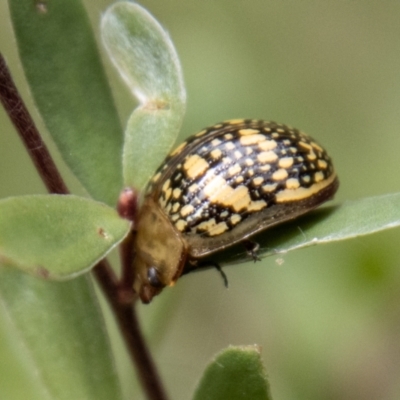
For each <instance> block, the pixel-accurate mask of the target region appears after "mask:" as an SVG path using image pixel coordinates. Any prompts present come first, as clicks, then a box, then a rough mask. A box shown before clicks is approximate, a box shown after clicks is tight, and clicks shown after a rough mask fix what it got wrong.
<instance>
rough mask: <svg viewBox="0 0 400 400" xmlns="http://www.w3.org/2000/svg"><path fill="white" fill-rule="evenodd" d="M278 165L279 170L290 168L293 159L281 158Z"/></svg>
mask: <svg viewBox="0 0 400 400" xmlns="http://www.w3.org/2000/svg"><path fill="white" fill-rule="evenodd" d="M278 165H279V166H280V167H281V168H286V169H287V168H290V167H291V166H292V165H293V157H282V158H281V159H280V160H279V162H278Z"/></svg>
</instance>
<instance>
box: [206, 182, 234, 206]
mask: <svg viewBox="0 0 400 400" xmlns="http://www.w3.org/2000/svg"><path fill="white" fill-rule="evenodd" d="M230 190H232V188H231V187H230V186H229V185H228V184H227V182H226V180H225V179H224V178H222V177H221V176H213V177H211V179H210V181H209V182H208V183H207V185H206V186H204V189H203V192H204V195H205V196H206V197H208V198H209V199H210V201H216V200H217V199H219V198H220V197H221V196H225V193H227V192H228V193H229V191H230ZM228 193H227V194H228Z"/></svg>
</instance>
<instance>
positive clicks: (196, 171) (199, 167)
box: [183, 154, 208, 179]
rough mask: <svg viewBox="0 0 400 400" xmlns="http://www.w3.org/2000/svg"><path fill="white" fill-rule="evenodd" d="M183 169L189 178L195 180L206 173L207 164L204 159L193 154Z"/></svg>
mask: <svg viewBox="0 0 400 400" xmlns="http://www.w3.org/2000/svg"><path fill="white" fill-rule="evenodd" d="M183 168H184V170H185V172H186V174H187V176H188V177H189V178H191V179H195V178H197V177H198V176H201V175H203V174H204V172H205V171H207V169H208V163H207V161H206V160H205V159H204V158H202V157H200V156H198V155H197V154H194V155H192V156H190V157H189V158H188V159H187V160H186V161H185V163H184V164H183Z"/></svg>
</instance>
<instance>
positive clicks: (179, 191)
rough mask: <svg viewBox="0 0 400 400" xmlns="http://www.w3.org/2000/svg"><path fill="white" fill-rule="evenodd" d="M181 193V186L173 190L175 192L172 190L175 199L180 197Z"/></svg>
mask: <svg viewBox="0 0 400 400" xmlns="http://www.w3.org/2000/svg"><path fill="white" fill-rule="evenodd" d="M181 194H182V190H181V189H179V188H175V189H174V190H173V192H172V197H173V198H174V199H179V197H181Z"/></svg>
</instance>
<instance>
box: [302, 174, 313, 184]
mask: <svg viewBox="0 0 400 400" xmlns="http://www.w3.org/2000/svg"><path fill="white" fill-rule="evenodd" d="M301 179H303V181H304V182H306V183H309V182H310V181H311V176H310V175H304V176H303V177H302V178H301Z"/></svg>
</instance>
